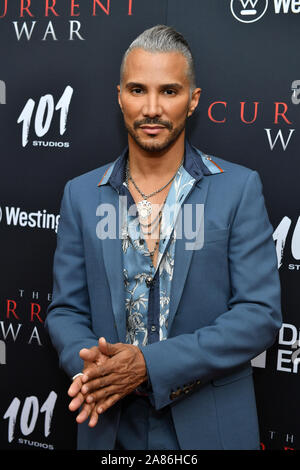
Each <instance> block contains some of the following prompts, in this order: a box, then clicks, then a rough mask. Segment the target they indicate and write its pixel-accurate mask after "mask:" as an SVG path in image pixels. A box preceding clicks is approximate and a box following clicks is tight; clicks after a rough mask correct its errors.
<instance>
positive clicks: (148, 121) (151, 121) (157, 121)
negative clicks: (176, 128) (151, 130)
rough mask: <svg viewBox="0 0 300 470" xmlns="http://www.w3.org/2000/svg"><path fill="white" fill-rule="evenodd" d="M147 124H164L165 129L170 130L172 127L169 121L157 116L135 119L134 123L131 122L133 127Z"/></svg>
mask: <svg viewBox="0 0 300 470" xmlns="http://www.w3.org/2000/svg"><path fill="white" fill-rule="evenodd" d="M147 124H148V125H151V126H155V125H159V126H164V127H166V128H167V129H169V130H170V131H171V130H172V129H173V125H172V123H171V122H169V121H162V120H161V119H159V118H153V119H151V118H145V119H142V120H141V121H135V122H134V124H133V127H134V129H137V128H138V127H140V126H145V125H147Z"/></svg>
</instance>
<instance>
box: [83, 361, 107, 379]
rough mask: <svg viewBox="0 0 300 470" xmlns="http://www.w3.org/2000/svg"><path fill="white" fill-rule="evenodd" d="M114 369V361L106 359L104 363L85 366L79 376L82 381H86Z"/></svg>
mask: <svg viewBox="0 0 300 470" xmlns="http://www.w3.org/2000/svg"><path fill="white" fill-rule="evenodd" d="M114 370H115V361H114V360H113V359H107V361H106V362H105V364H102V365H101V366H100V365H99V366H95V365H94V364H93V365H91V366H90V367H87V368H86V369H85V370H84V373H83V375H82V376H81V380H82V383H86V382H88V381H89V380H92V379H96V378H99V377H103V376H105V375H108V374H111V373H113V372H114Z"/></svg>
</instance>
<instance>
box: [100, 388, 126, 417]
mask: <svg viewBox="0 0 300 470" xmlns="http://www.w3.org/2000/svg"><path fill="white" fill-rule="evenodd" d="M122 397H123V396H122V395H120V394H119V393H115V394H114V395H111V396H110V397H109V398H107V399H106V400H105V401H103V402H102V403H97V405H96V407H97V408H96V409H97V413H98V414H99V415H100V414H101V413H104V412H105V411H106V410H108V408H110V407H111V406H113V405H114V404H115V403H117V401H118V400H120V399H121V398H122Z"/></svg>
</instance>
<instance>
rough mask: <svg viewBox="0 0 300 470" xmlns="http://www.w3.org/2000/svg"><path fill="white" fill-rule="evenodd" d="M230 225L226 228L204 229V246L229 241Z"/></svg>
mask: <svg viewBox="0 0 300 470" xmlns="http://www.w3.org/2000/svg"><path fill="white" fill-rule="evenodd" d="M229 230H230V229H229V227H227V228H224V229H216V230H205V229H204V240H203V248H205V246H206V245H208V244H210V243H214V242H220V241H224V242H227V240H228V237H229Z"/></svg>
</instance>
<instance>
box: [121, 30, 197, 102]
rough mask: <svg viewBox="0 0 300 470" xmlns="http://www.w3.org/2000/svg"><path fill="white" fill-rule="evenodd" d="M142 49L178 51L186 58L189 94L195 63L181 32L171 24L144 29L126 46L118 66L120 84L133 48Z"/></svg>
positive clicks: (191, 88) (154, 51)
mask: <svg viewBox="0 0 300 470" xmlns="http://www.w3.org/2000/svg"><path fill="white" fill-rule="evenodd" d="M137 48H140V49H143V50H144V51H147V52H152V53H156V52H180V53H181V54H183V55H184V57H185V58H186V60H187V65H188V67H187V75H188V79H189V82H190V94H192V92H193V90H194V89H195V88H196V77H195V65H194V59H193V56H192V52H191V49H190V46H189V44H188V42H187V41H186V39H185V38H184V37H183V35H182V34H181V33H179V32H178V31H176V30H175V29H174V28H172V27H171V26H165V25H156V26H153V27H152V28H149V29H146V30H145V31H144V32H143V33H141V34H140V35H139V36H138V37H137V38H136V39H135V40H134V41H133V42H132V43H131V44H130V46H129V47H128V49H127V50H126V52H125V53H124V55H123V58H122V62H121V68H120V84H121V87H122V80H123V75H124V68H125V62H126V58H127V56H128V54H129V53H130V52H131V51H132V50H133V49H137Z"/></svg>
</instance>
